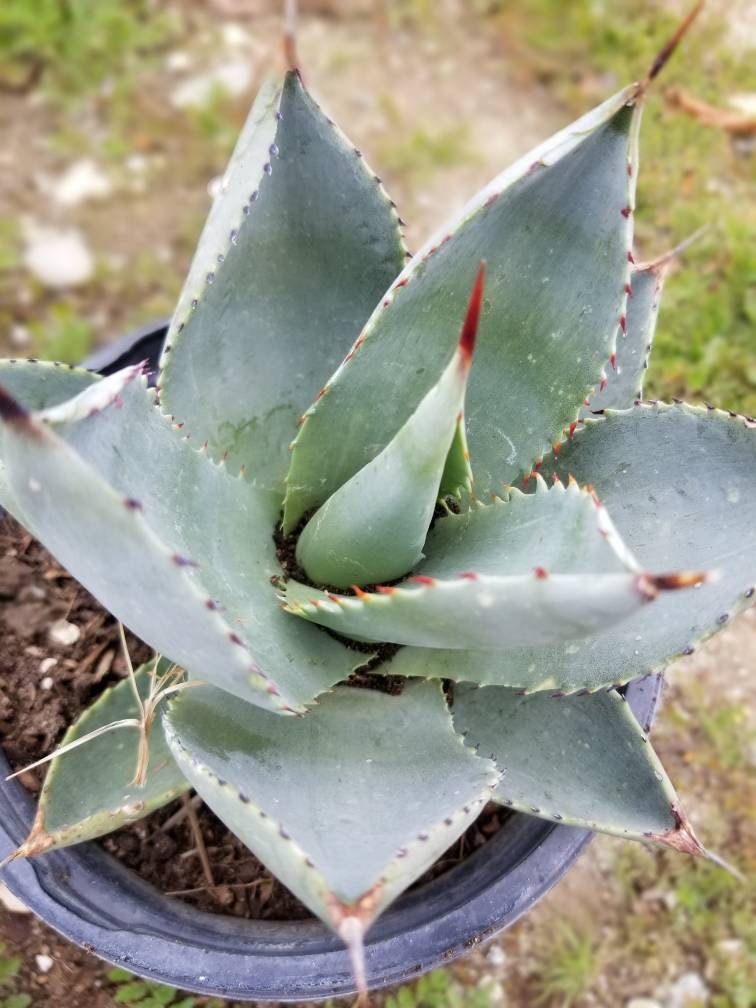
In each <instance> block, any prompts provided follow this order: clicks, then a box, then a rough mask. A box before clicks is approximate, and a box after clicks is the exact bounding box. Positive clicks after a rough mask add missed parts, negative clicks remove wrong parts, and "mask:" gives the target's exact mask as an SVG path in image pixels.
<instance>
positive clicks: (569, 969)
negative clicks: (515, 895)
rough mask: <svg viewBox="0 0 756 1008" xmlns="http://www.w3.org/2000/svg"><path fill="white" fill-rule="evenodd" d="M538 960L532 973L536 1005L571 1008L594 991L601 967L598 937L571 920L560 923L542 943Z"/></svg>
mask: <svg viewBox="0 0 756 1008" xmlns="http://www.w3.org/2000/svg"><path fill="white" fill-rule="evenodd" d="M537 960H538V963H537V967H536V970H535V971H534V972H533V973H532V974H531V987H532V989H533V992H534V997H533V1004H534V1005H543V1006H547V1008H552V1006H554V1008H557V1006H558V1008H571V1006H572V1005H574V1004H575V1003H576V1002H578V1001H579V999H580V998H581V997H582V996H583V995H584V994H586V993H587V992H588V990H590V987H591V985H592V983H593V982H594V980H595V979H596V977H597V976H598V973H599V970H600V968H601V952H600V949H599V947H598V945H597V943H596V941H595V939H594V937H593V936H592V935H591V934H590V933H589V932H587V931H585V930H583V929H581V928H578V927H576V926H575V925H573V924H570V923H568V922H567V921H558V922H557V923H556V925H555V927H554V930H553V932H552V934H551V935H550V937H549V938H548V939H547V940H545V941H543V942H541V944H540V946H539V949H538V953H537Z"/></svg>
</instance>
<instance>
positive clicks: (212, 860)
mask: <svg viewBox="0 0 756 1008" xmlns="http://www.w3.org/2000/svg"><path fill="white" fill-rule="evenodd" d="M61 621H63V622H61ZM64 624H65V625H64ZM56 630H57V631H58V633H59V634H60V632H61V630H62V631H68V634H69V638H68V639H72V638H73V637H74V636H76V631H77V630H78V632H79V633H78V636H77V639H76V640H72V642H71V643H69V644H64V643H60V641H59V639H57V640H56ZM0 635H1V636H2V641H3V648H2V653H1V654H0V742H1V743H2V746H3V749H4V750H5V753H6V755H7V757H8V760H9V761H10V763H11V764H12V766H13V768H14V769H19V768H20V767H23V766H27V765H29V764H30V763H33V762H35V761H36V760H38V759H41V758H42V757H43V756H46V755H47V754H48V753H49V752H51V750H52V749H53V748H54V747H55V745H56V744H57V743H58V741H59V740H60V737H61V736H62V735H63V733H64V731H65V730H66V728H67V727H68V725H69V724H71V722H72V721H74V720H75V719H76V717H77V716H78V715H79V714H80V713H81V711H82V710H84V709H85V708H86V707H87V706H89V704H91V703H92V702H93V701H94V700H95V699H96V697H97V696H98V695H99V694H100V693H101V692H102V690H103V689H105V688H106V687H108V686H112V685H114V684H115V683H116V682H118V681H119V679H121V678H123V677H124V676H125V675H126V664H125V661H124V658H123V655H122V654H121V651H120V645H119V641H118V624H117V623H116V621H115V620H114V619H113V617H112V616H111V615H110V614H109V613H108V612H106V611H105V610H104V609H103V608H102V607H101V606H100V605H99V604H98V603H97V602H96V601H95V600H94V599H93V598H92V596H91V595H89V594H88V593H87V592H86V591H85V590H84V589H83V588H82V587H81V586H80V585H79V584H78V583H77V582H76V581H74V580H73V579H72V578H71V577H70V575H69V574H68V573H67V572H66V571H64V570H63V569H62V568H61V567H60V566H59V565H58V564H57V562H56V561H55V560H54V559H53V557H52V556H51V555H50V554H49V553H48V552H47V551H46V550H45V549H44V548H43V547H42V546H40V545H39V543H37V542H36V541H35V540H34V539H32V538H31V536H29V535H28V534H27V533H26V532H25V531H24V530H23V529H22V528H21V527H20V526H19V525H17V524H16V523H15V522H14V521H13V520H12V519H10V518H7V517H6V518H4V519H3V520H2V523H1V524H0ZM127 639H128V644H129V652H130V654H131V658H132V661H133V663H134V665H135V666H136V665H138V664H141V663H142V662H144V661H146V660H147V659H148V658H149V657H150V651H149V649H148V648H147V647H146V645H145V644H143V643H142V642H141V641H139V640H138V639H137V638H135V637H133V636H131V635H128V636H127ZM396 678H397V677H384V676H375V675H370V673H368V672H362V671H361V672H360V673H359V675H358V676H356V677H355V682H357V683H359V685H360V686H374V687H376V688H381V689H388V691H389V692H394V691H395V690H396V688H398V683H394V682H393V679H396ZM43 779H44V768H40V769H39V770H30V771H28V772H27V773H25V774H23V775H22V777H21V780H22V783H23V784H24V785H25V786H26V787H27V788H28V789H29V790H30V791H32V792H34V793H35V794H36V793H38V791H39V789H40V787H41V784H42V780H43ZM194 806H195V807H196V815H197V822H198V826H199V830H200V832H201V834H202V840H203V842H204V846H205V849H206V852H207V855H208V861H209V866H210V874H211V875H212V880H211V879H210V878H209V877H208V875H207V874H206V870H205V869H203V865H202V860H201V858H200V852H199V849H198V845H197V843H196V841H195V834H194V832H193V829H192V826H191V823H190V817H189V816H188V815H187V811H186V808H185V804H184V802H183V801H176V802H172V803H171V804H170V805H167V806H165V808H163V809H160V810H158V811H157V812H154V813H153V814H152V815H150V816H148V817H146V818H145V819H142V820H140V821H139V822H136V823H132V824H130V825H129V826H125V827H124V828H122V829H120V830H118V831H117V832H115V833H113V834H111V835H110V836H108V837H105V838H103V840H102V841H101V842H102V844H103V846H104V847H105V849H106V850H108V851H109V852H110V853H111V854H113V855H114V856H115V857H116V858H118V860H119V861H121V862H123V863H124V864H125V865H127V866H128V867H129V868H131V869H133V870H134V871H135V872H136V873H137V874H138V875H140V876H141V877H142V878H143V879H145V880H146V881H148V882H151V883H152V884H153V885H154V886H155V887H156V888H158V889H160V890H161V891H163V892H165V893H167V894H169V895H172V896H176V897H179V898H181V899H185V900H186V901H187V902H190V903H192V904H194V905H195V906H197V907H199V908H200V909H202V910H207V911H211V912H216V913H226V914H233V915H235V916H238V917H247V918H255V919H266V920H299V919H303V918H306V917H310V916H311V915H310V912H309V911H308V910H307V909H306V908H305V907H304V906H302V904H301V903H300V902H299V901H298V900H297V899H296V898H295V897H294V896H293V895H292V894H291V893H290V892H289V891H288V889H286V888H285V887H284V886H283V885H281V883H280V882H279V881H278V880H277V879H276V878H275V877H274V876H272V875H271V874H270V872H268V870H267V869H266V868H265V867H264V866H263V865H262V864H261V863H260V862H259V861H258V860H257V858H256V857H254V856H253V855H252V854H251V853H250V851H249V850H248V848H247V847H245V846H244V844H242V843H241V841H239V840H238V839H237V838H236V837H235V836H234V835H233V833H231V832H229V830H228V829H227V828H226V827H225V826H224V824H223V823H222V822H221V821H220V820H219V819H218V818H217V817H216V816H215V815H214V814H213V813H212V812H211V811H210V809H208V808H207V807H206V806H205V805H203V804H202V803H201V802H199V800H198V799H195V800H194ZM507 815H508V813H506V812H505V811H503V810H502V809H500V808H499V807H498V806H495V805H492V806H490V807H489V808H488V809H486V810H485V811H484V812H483V814H482V816H481V817H480V819H479V820H478V821H477V822H476V823H475V824H473V826H471V827H470V829H469V830H468V831H467V832H466V833H465V835H464V836H462V837H461V838H460V839H459V840H458V841H457V842H456V843H455V844H454V845H453V847H452V848H451V849H450V850H449V851H447V852H446V853H445V854H444V855H443V857H442V858H440V859H439V861H438V862H437V863H436V864H435V865H434V866H433V867H432V868H431V869H430V871H429V872H428V873H427V874H426V875H425V876H424V877H423V878H421V879H420V880H418V882H417V883H416V885H422V884H423V883H424V882H426V881H428V880H429V879H430V878H434V877H436V876H438V875H440V874H442V873H443V872H445V871H447V870H448V869H449V868H451V867H453V866H454V865H455V864H458V863H459V862H460V861H461V860H463V859H464V858H465V857H467V856H468V854H470V853H471V851H473V850H475V849H476V848H477V847H479V846H480V845H481V844H483V843H485V841H486V839H488V837H490V836H492V835H493V834H494V833H496V832H497V831H498V829H499V828H500V825H501V823H502V822H503V821H504V819H505V818H506V817H507Z"/></svg>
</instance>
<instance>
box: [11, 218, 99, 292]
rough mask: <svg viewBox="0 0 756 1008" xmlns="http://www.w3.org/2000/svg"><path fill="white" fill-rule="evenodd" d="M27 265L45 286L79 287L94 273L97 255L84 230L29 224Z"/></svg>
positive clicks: (25, 228) (25, 262) (26, 249)
mask: <svg viewBox="0 0 756 1008" xmlns="http://www.w3.org/2000/svg"><path fill="white" fill-rule="evenodd" d="M24 239H25V243H26V247H25V249H24V266H26V268H27V269H28V270H29V272H30V273H31V274H32V276H33V277H35V279H37V280H39V282H40V283H42V284H44V285H45V287H56V288H63V287H79V286H81V285H82V284H85V283H86V282H87V281H88V280H90V279H91V277H92V274H93V273H94V256H93V255H92V252H91V250H90V248H89V246H88V245H87V243H86V240H85V238H84V236H83V235H82V233H81V231H79V230H77V229H76V228H52V227H47V226H45V225H41V224H36V223H34V222H32V221H27V222H26V224H25V226H24Z"/></svg>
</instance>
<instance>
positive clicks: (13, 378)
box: [0, 360, 102, 412]
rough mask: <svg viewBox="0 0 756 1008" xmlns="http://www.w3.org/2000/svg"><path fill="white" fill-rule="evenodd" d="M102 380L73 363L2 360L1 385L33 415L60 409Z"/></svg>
mask: <svg viewBox="0 0 756 1008" xmlns="http://www.w3.org/2000/svg"><path fill="white" fill-rule="evenodd" d="M100 381H102V379H101V378H100V376H99V375H96V374H93V373H92V372H91V371H85V370H84V368H77V367H73V366H72V365H69V364H59V363H58V362H53V361H40V360H0V385H2V386H3V388H4V389H5V390H6V391H7V392H9V393H10V395H12V396H13V398H14V399H17V400H18V401H19V402H20V403H21V405H22V406H24V407H25V408H26V409H27V410H29V411H30V412H34V411H36V410H44V409H48V408H49V407H51V406H57V405H58V404H59V403H62V402H65V401H66V400H67V399H72V398H73V397H74V396H75V395H78V394H79V392H82V391H83V390H84V389H85V388H88V387H89V386H90V385H93V384H94V383H96V382H100Z"/></svg>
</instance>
